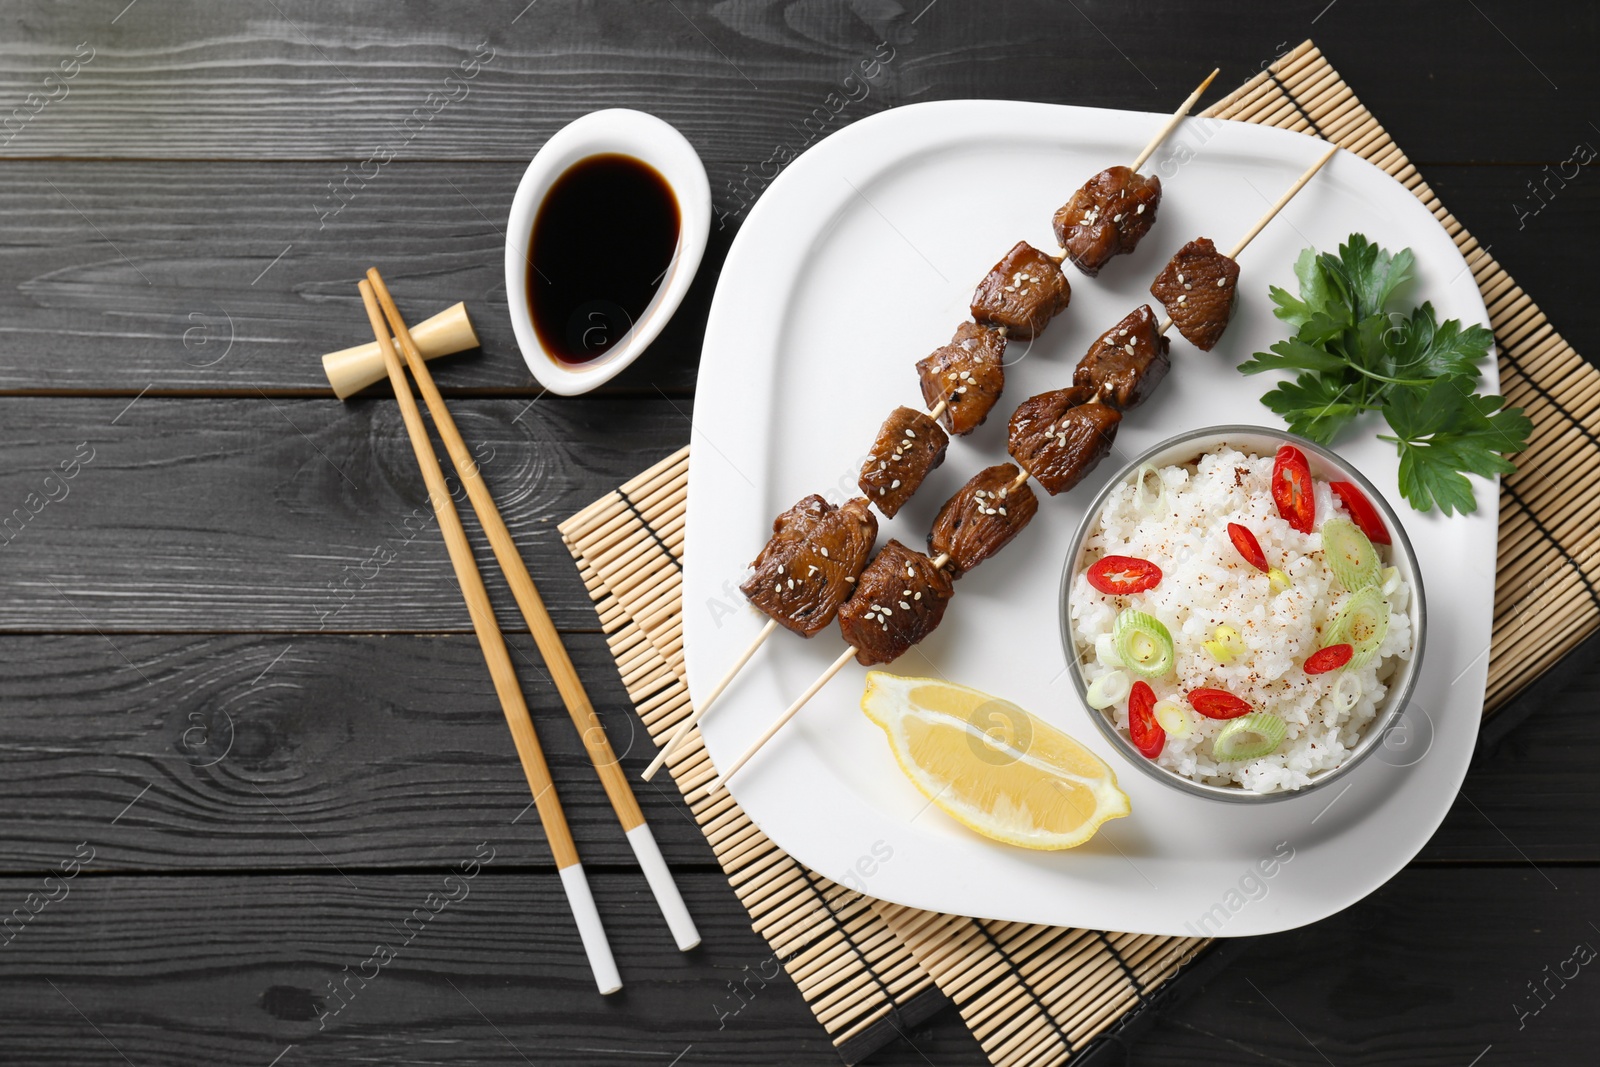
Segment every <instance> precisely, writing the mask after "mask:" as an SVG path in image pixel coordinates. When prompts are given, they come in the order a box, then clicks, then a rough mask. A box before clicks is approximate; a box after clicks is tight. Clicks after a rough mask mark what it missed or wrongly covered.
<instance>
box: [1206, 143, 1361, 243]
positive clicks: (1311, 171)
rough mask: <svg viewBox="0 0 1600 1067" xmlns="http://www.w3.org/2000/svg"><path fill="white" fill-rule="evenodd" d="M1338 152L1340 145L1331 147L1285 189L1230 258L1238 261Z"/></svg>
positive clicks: (1241, 240)
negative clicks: (1242, 253)
mask: <svg viewBox="0 0 1600 1067" xmlns="http://www.w3.org/2000/svg"><path fill="white" fill-rule="evenodd" d="M1338 151H1339V146H1338V145H1330V146H1329V147H1328V150H1327V151H1326V152H1324V153H1323V154H1322V158H1321V159H1319V160H1317V161H1316V162H1315V163H1313V164H1311V166H1309V167H1307V168H1306V172H1305V173H1304V174H1302V175H1300V177H1299V178H1297V179H1295V183H1294V184H1293V185H1291V186H1289V188H1287V189H1285V190H1284V193H1283V195H1282V196H1280V197H1278V201H1277V203H1275V204H1273V205H1272V206H1271V207H1269V208H1267V213H1266V214H1265V215H1262V216H1261V217H1260V218H1259V219H1257V220H1256V224H1255V225H1254V226H1252V227H1250V229H1249V231H1248V232H1247V233H1245V235H1244V236H1243V237H1241V238H1239V243H1238V244H1236V245H1234V246H1233V251H1232V252H1229V253H1228V258H1229V259H1238V258H1239V253H1240V252H1243V251H1244V250H1245V246H1246V245H1248V244H1249V243H1250V242H1251V241H1253V240H1255V239H1256V234H1258V233H1260V232H1261V231H1262V230H1263V229H1265V228H1266V225H1267V223H1269V222H1271V221H1272V220H1273V218H1274V217H1275V216H1276V215H1277V214H1278V212H1280V211H1282V210H1283V206H1284V205H1285V204H1287V203H1288V202H1289V201H1291V200H1293V199H1294V195H1295V194H1296V193H1298V192H1299V191H1300V190H1301V189H1304V188H1305V187H1306V182H1308V181H1310V180H1311V178H1312V176H1313V175H1315V174H1316V173H1317V171H1319V170H1321V169H1322V167H1323V164H1325V163H1327V162H1328V160H1330V159H1332V158H1333V157H1334V155H1335V154H1337V153H1338Z"/></svg>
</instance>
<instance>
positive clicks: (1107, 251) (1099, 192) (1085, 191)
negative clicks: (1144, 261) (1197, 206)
mask: <svg viewBox="0 0 1600 1067" xmlns="http://www.w3.org/2000/svg"><path fill="white" fill-rule="evenodd" d="M1160 205H1161V179H1160V178H1158V177H1156V176H1155V175H1154V174H1152V175H1150V176H1149V177H1145V176H1144V175H1142V174H1135V173H1134V172H1133V171H1131V170H1129V169H1128V168H1127V167H1109V168H1107V169H1106V170H1103V171H1101V172H1100V173H1099V174H1096V175H1095V176H1094V177H1093V178H1090V179H1089V180H1088V181H1087V182H1085V183H1084V186H1083V188H1082V189H1079V190H1078V191H1077V192H1076V193H1073V194H1072V199H1071V200H1068V201H1067V202H1066V203H1065V204H1063V205H1062V206H1061V210H1059V211H1057V212H1056V217H1055V230H1056V240H1057V241H1059V242H1061V247H1062V248H1064V249H1066V252H1067V258H1068V259H1070V260H1072V264H1073V266H1075V267H1077V268H1078V269H1079V270H1081V271H1083V273H1085V274H1087V275H1088V276H1089V277H1091V278H1092V277H1094V276H1095V275H1096V274H1099V273H1100V269H1101V268H1102V267H1104V266H1105V265H1106V264H1107V263H1109V262H1110V261H1111V258H1112V257H1113V256H1120V255H1122V254H1123V253H1125V252H1132V251H1133V250H1134V248H1135V247H1137V246H1138V244H1139V239H1140V238H1142V237H1143V236H1144V235H1145V234H1146V233H1148V232H1149V231H1150V227H1151V225H1152V224H1153V223H1154V222H1155V221H1156V208H1158V207H1159V206H1160Z"/></svg>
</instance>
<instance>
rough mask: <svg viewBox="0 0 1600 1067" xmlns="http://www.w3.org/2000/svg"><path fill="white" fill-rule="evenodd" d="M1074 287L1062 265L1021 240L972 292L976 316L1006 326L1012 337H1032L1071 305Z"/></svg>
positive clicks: (996, 324) (1008, 334)
mask: <svg viewBox="0 0 1600 1067" xmlns="http://www.w3.org/2000/svg"><path fill="white" fill-rule="evenodd" d="M1071 300H1072V287H1071V286H1069V285H1068V284H1067V276H1066V275H1065V274H1062V273H1061V266H1060V265H1059V264H1058V263H1056V261H1055V260H1053V259H1051V258H1050V257H1049V256H1047V255H1045V254H1044V253H1043V252H1041V251H1039V250H1038V249H1037V248H1035V247H1033V246H1032V245H1030V244H1029V243H1028V242H1026V241H1018V242H1017V243H1016V245H1015V246H1014V247H1013V248H1012V249H1011V251H1009V252H1007V253H1006V255H1005V258H1004V259H1002V260H1001V261H1000V262H998V263H996V264H995V265H994V267H993V268H992V269H991V270H990V271H989V273H988V274H987V275H986V276H985V277H984V279H983V281H981V282H979V283H978V288H977V290H976V291H975V292H973V294H972V317H973V319H975V320H976V321H977V322H979V323H981V324H982V325H984V326H1004V327H1005V328H1006V334H1007V336H1008V337H1012V338H1016V339H1018V340H1023V341H1027V340H1031V339H1032V338H1034V337H1037V336H1038V335H1039V334H1041V333H1043V332H1044V328H1045V327H1046V326H1048V325H1050V320H1051V319H1053V318H1055V317H1056V316H1057V315H1058V314H1060V313H1061V312H1063V311H1065V310H1066V309H1067V304H1068V302H1070V301H1071Z"/></svg>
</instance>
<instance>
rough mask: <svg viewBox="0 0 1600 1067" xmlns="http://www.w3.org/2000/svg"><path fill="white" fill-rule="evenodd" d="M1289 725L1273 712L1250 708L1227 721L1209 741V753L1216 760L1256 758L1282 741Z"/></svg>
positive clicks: (1269, 752)
mask: <svg viewBox="0 0 1600 1067" xmlns="http://www.w3.org/2000/svg"><path fill="white" fill-rule="evenodd" d="M1288 732H1289V727H1288V726H1287V725H1285V723H1284V721H1283V720H1282V719H1280V718H1278V717H1277V716H1276V715H1273V714H1271V713H1270V712H1265V711H1253V712H1251V713H1250V714H1249V715H1241V716H1240V717H1239V718H1237V719H1234V720H1233V721H1231V722H1229V723H1228V725H1226V726H1224V727H1223V728H1222V732H1221V733H1220V734H1218V735H1217V739H1216V740H1215V741H1213V742H1212V743H1211V751H1212V754H1213V755H1215V756H1216V757H1217V759H1219V760H1223V761H1227V762H1232V761H1235V760H1247V759H1258V758H1260V757H1262V756H1266V755H1270V754H1271V753H1272V752H1273V751H1274V750H1275V749H1276V748H1277V747H1278V746H1279V745H1281V744H1283V739H1284V737H1285V736H1286V735H1287V734H1288Z"/></svg>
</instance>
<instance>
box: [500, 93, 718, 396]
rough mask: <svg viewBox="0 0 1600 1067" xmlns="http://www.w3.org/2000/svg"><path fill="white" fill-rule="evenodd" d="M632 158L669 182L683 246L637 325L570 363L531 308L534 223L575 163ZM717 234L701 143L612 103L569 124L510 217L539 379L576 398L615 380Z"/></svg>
mask: <svg viewBox="0 0 1600 1067" xmlns="http://www.w3.org/2000/svg"><path fill="white" fill-rule="evenodd" d="M611 154H616V155H623V156H631V157H633V158H634V159H637V160H639V161H640V162H642V163H645V164H648V165H649V166H650V167H652V168H653V169H654V170H655V171H656V172H657V173H658V174H660V175H661V177H662V178H663V179H664V180H665V181H666V183H667V186H668V187H669V188H670V189H671V190H672V194H673V196H674V198H675V199H676V200H677V205H678V244H677V248H676V249H675V250H674V251H673V254H672V261H671V264H670V265H669V266H668V267H667V270H666V273H665V274H664V275H663V277H662V279H661V282H660V284H659V285H658V286H657V288H656V292H655V295H654V297H653V298H652V299H651V301H650V303H649V304H648V305H647V306H646V307H645V309H644V311H643V313H641V314H640V315H639V316H638V318H637V320H636V321H635V322H634V323H633V325H632V328H631V329H629V330H628V332H627V333H626V335H624V336H623V337H622V338H621V339H620V340H618V341H617V342H616V343H615V344H614V345H612V346H611V347H610V348H609V349H607V350H606V351H605V352H604V353H603V354H602V355H600V356H599V357H597V358H595V359H594V360H592V361H589V362H586V363H570V362H565V361H563V360H561V359H560V358H558V357H557V356H556V355H555V354H553V353H551V352H550V351H548V350H547V349H546V347H545V345H544V344H543V342H541V340H540V339H539V334H538V331H537V330H536V329H535V328H534V324H533V315H532V310H531V308H530V307H529V305H528V298H527V295H526V294H527V292H528V272H529V269H530V263H529V246H530V245H531V243H532V239H533V224H534V220H535V219H536V218H537V217H538V214H539V208H540V206H541V205H542V204H543V203H544V201H545V197H546V195H547V194H548V193H549V192H550V189H551V187H552V186H553V185H554V184H555V183H556V182H557V181H558V180H559V179H560V178H561V176H562V175H563V174H565V173H566V172H567V170H568V169H569V168H571V167H572V166H573V165H574V164H576V163H578V162H580V161H582V160H584V159H588V158H589V157H591V156H601V155H611ZM710 231H711V185H710V182H709V181H707V179H706V170H705V166H704V165H703V164H702V163H701V162H700V156H699V155H698V154H697V153H696V152H695V150H694V146H693V145H691V144H690V143H689V142H688V140H687V139H686V138H685V137H684V136H683V134H681V133H679V132H678V131H677V129H675V128H674V127H673V126H671V125H669V124H668V123H666V122H663V121H662V120H661V119H658V118H656V117H655V116H654V115H648V114H645V113H644V112H642V111H632V110H629V109H627V108H609V109H607V110H604V111H595V112H592V113H590V114H588V115H585V116H583V117H582V118H580V119H578V120H577V121H575V122H573V123H571V124H569V125H567V126H564V127H562V128H561V129H560V130H558V131H557V132H556V133H555V135H554V136H552V137H551V138H550V140H548V141H547V142H545V145H544V147H543V148H541V149H540V150H539V152H538V154H537V155H535V156H534V157H533V162H531V163H529V164H528V169H527V170H526V171H524V172H523V175H522V181H521V183H520V184H519V185H518V186H517V194H516V197H515V198H514V199H513V200H512V201H511V215H510V217H509V218H508V219H507V221H506V296H507V303H508V304H509V306H510V310H511V326H512V329H513V330H514V331H515V332H516V337H517V347H518V348H520V349H521V350H522V358H523V359H524V360H525V361H526V362H527V364H528V369H529V370H531V371H532V372H533V376H534V377H535V378H536V379H538V381H539V384H540V385H542V386H544V387H545V388H546V389H548V390H550V391H551V392H552V393H557V394H559V395H562V396H575V395H577V394H579V393H586V392H588V391H589V390H591V389H593V388H595V387H596V386H598V385H601V384H603V383H605V382H608V381H610V380H611V379H612V378H614V377H616V375H617V374H619V373H620V372H621V371H622V370H623V368H625V367H627V366H628V365H629V364H630V363H632V362H633V361H634V360H635V359H637V358H639V354H640V353H641V352H643V351H644V350H645V349H646V348H647V347H649V345H650V342H651V341H653V340H655V339H656V336H657V335H658V334H660V332H661V329H662V327H664V326H665V325H666V324H667V320H668V319H670V318H671V317H672V313H673V312H674V311H676V310H677V309H678V305H679V304H680V303H682V302H683V297H684V294H685V293H687V292H688V291H689V284H690V283H691V282H692V281H693V280H694V275H695V271H697V270H698V269H699V267H700V257H701V256H702V255H703V254H704V253H705V248H706V237H707V235H708V234H709V233H710Z"/></svg>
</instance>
